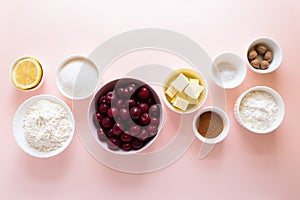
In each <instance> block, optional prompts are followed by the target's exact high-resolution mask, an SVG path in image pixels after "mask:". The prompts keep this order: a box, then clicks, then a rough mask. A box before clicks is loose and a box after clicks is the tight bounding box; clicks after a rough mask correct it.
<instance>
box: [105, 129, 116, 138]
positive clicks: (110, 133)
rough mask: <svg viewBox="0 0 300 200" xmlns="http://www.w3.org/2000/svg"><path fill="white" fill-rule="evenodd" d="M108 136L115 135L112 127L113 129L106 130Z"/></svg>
mask: <svg viewBox="0 0 300 200" xmlns="http://www.w3.org/2000/svg"><path fill="white" fill-rule="evenodd" d="M105 135H106V137H108V138H111V137H113V136H115V135H114V134H113V131H112V128H111V129H109V130H108V131H106V134H105Z"/></svg>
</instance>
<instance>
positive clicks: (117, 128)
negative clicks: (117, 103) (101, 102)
mask: <svg viewBox="0 0 300 200" xmlns="http://www.w3.org/2000/svg"><path fill="white" fill-rule="evenodd" d="M123 129H124V126H123V125H122V124H120V123H115V124H114V126H113V129H112V131H113V134H114V135H120V134H121V133H123Z"/></svg>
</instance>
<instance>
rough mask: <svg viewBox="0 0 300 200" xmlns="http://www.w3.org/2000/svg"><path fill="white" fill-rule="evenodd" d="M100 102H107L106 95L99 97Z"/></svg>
mask: <svg viewBox="0 0 300 200" xmlns="http://www.w3.org/2000/svg"><path fill="white" fill-rule="evenodd" d="M98 103H99V104H102V103H106V100H105V95H104V96H101V97H100V98H99V99H98Z"/></svg>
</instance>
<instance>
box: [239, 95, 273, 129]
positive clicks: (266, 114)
mask: <svg viewBox="0 0 300 200" xmlns="http://www.w3.org/2000/svg"><path fill="white" fill-rule="evenodd" d="M239 110H240V116H241V118H242V120H243V122H244V123H246V124H247V126H248V127H251V128H253V129H256V130H265V129H267V128H270V127H271V126H272V124H273V123H274V122H275V121H276V120H277V118H278V105H277V103H276V100H275V99H274V97H273V96H272V95H271V94H269V93H267V92H263V91H252V92H249V93H248V94H247V95H246V96H245V97H244V98H243V99H242V101H241V105H240V108H239Z"/></svg>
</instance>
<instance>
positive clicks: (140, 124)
mask: <svg viewBox="0 0 300 200" xmlns="http://www.w3.org/2000/svg"><path fill="white" fill-rule="evenodd" d="M163 118H164V116H163V110H162V106H161V100H160V98H159V96H158V94H157V93H156V91H155V90H154V89H153V88H152V87H151V86H150V85H149V84H147V83H145V82H143V81H140V80H137V79H133V78H121V79H116V80H113V81H111V82H108V83H106V84H105V85H104V86H102V87H101V88H100V89H99V90H98V91H97V92H96V93H95V95H94V97H93V98H92V101H91V102H90V105H89V111H88V121H89V128H90V130H91V133H92V134H93V137H94V138H95V140H96V141H97V143H98V144H99V145H101V146H102V147H103V148H104V149H106V150H108V151H110V152H112V153H116V154H121V155H126V154H131V153H137V152H140V151H141V150H143V149H145V148H147V147H148V146H149V145H150V144H151V143H153V141H154V140H155V139H156V138H157V135H158V133H159V132H160V130H161V129H162V126H163Z"/></svg>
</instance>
